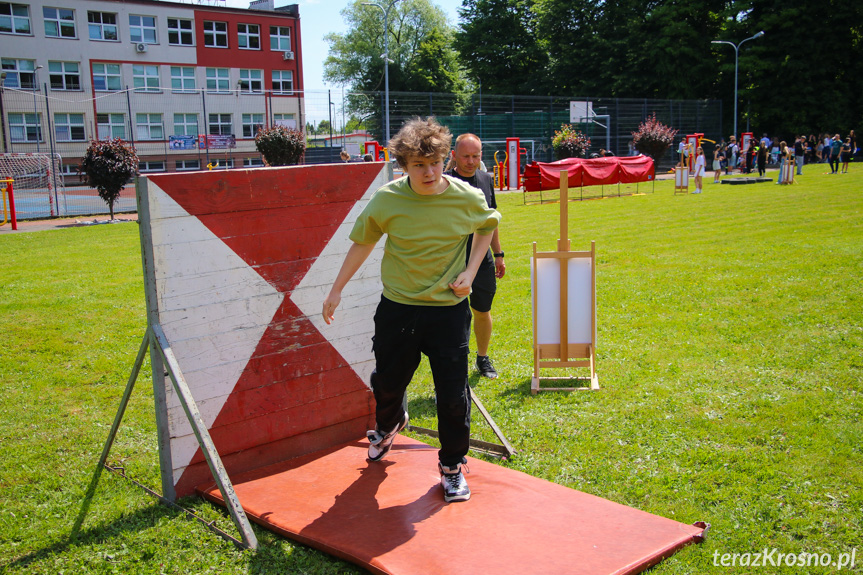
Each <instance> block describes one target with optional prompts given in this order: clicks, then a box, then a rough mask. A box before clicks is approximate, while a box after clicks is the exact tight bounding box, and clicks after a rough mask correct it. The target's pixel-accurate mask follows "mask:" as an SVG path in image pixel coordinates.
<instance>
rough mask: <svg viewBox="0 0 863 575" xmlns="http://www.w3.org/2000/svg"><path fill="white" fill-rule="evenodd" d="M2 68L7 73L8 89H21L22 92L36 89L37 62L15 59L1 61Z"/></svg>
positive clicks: (6, 85) (5, 84)
mask: <svg viewBox="0 0 863 575" xmlns="http://www.w3.org/2000/svg"><path fill="white" fill-rule="evenodd" d="M0 67H2V68H3V71H4V72H6V81H5V82H3V86H5V87H6V88H21V89H22V90H35V89H36V61H35V60H15V59H14V58H3V59H0Z"/></svg>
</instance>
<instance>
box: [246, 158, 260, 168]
mask: <svg viewBox="0 0 863 575" xmlns="http://www.w3.org/2000/svg"><path fill="white" fill-rule="evenodd" d="M263 165H264V160H262V159H261V158H243V167H244V168H260V167H262V166H263Z"/></svg>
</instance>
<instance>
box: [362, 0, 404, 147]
mask: <svg viewBox="0 0 863 575" xmlns="http://www.w3.org/2000/svg"><path fill="white" fill-rule="evenodd" d="M398 1H399V0H392V1H391V2H390V3H389V5H388V6H387V7H386V8H384V7H383V6H381V5H380V4H379V3H378V2H363V5H364V6H377V7H378V8H380V9H381V12H383V13H384V53H383V54H382V55H381V57H382V58H383V59H384V99H385V100H384V126H385V127H384V135H385V136H386V140H384V145H386V143H387V142H389V141H390V36H389V32H388V30H389V28H388V22H389V17H390V10H392V9H393V6H395V5H396V2H398Z"/></svg>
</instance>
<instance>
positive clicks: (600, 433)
mask: <svg viewBox="0 0 863 575" xmlns="http://www.w3.org/2000/svg"><path fill="white" fill-rule="evenodd" d="M805 172H806V173H805V175H804V176H802V177H798V183H797V184H795V185H793V186H776V185H773V184H757V185H749V186H728V185H721V186H720V185H713V184H709V183H708V184H706V190H705V193H704V194H702V195H700V196H696V195H687V196H683V195H677V196H675V195H674V194H673V193H672V185H673V184H672V182H670V181H663V182H658V183H657V184H656V187H655V192H653V193H651V187H650V186H642V187H641V191H646V192H648V193H646V194H645V195H638V196H631V197H621V198H610V199H604V200H591V201H584V202H571V203H570V204H569V216H570V238H571V240H572V249H574V250H581V249H588V248H589V246H590V241H591V240H596V244H597V258H598V269H597V298H598V312H597V322H598V332H599V333H598V373H599V378H600V385H601V387H602V389H601V390H600V391H598V392H576V393H559V392H549V393H542V394H539V395H537V396H532V395H531V394H530V391H529V389H530V377H531V373H532V352H531V345H532V342H531V334H532V326H531V319H530V297H531V296H530V284H529V265H528V259H529V254H530V253H531V243H532V242H534V241H535V242H537V246H538V249H540V250H546V251H548V250H553V249H555V242H556V239H557V237H558V235H559V234H558V230H559V227H558V213H559V205H558V204H544V205H529V206H525V205H523V203H522V197H521V195H518V194H506V195H501V196H500V197H499V199H498V203H499V204H500V210H501V212H502V213H503V214H504V220H503V223H502V228H501V238H502V241H503V246H504V249H505V251H506V253H507V264H508V271H507V276H506V278H505V279H503V280H502V281H500V283H499V291H498V297H497V299H496V302H495V307H494V317H495V321H496V324H495V337H494V340H493V342H492V356H493V358H494V360H495V362H496V365H497V367H498V369H499V371H500V372H501V377H500V378H499V379H497V380H495V381H488V380H483V381H479V380H478V379H477V377H476V375H475V374H473V375H472V377H471V381H472V384H473V385H474V386H475V389H476V391H477V393H478V394H479V396H480V397H481V398H482V400H483V402H484V404H485V406H486V407H487V408H488V409H489V410H490V411H491V413H492V415H493V416H494V418H495V420H496V422H497V423H498V425H499V426H500V427H501V428H502V429H503V431H504V432H505V433H506V435H507V437H508V439H509V440H510V441H511V442H512V444H513V446H514V447H515V448H516V449H517V450H518V451H519V454H518V456H516V457H515V458H514V459H512V460H511V461H508V462H506V463H503V464H504V465H507V466H509V467H512V468H514V469H519V470H521V471H525V472H527V473H530V474H532V475H535V476H538V477H542V478H545V479H548V480H550V481H554V482H557V483H560V484H562V485H566V486H569V487H572V488H574V489H578V490H581V491H585V492H588V493H591V494H594V495H598V496H600V497H604V498H607V499H610V500H612V501H615V502H618V503H622V504H625V505H630V506H632V507H636V508H638V509H642V510H644V511H648V512H651V513H655V514H658V515H662V516H666V517H670V518H673V519H676V520H678V521H682V522H686V523H692V522H695V521H699V520H701V521H707V522H709V523H711V524H712V529H711V531H710V533H709V535H708V539H707V541H706V542H704V543H703V544H701V545H698V546H691V547H688V548H685V549H683V550H682V551H681V552H679V553H678V554H676V555H674V556H673V557H671V558H669V559H667V560H666V561H664V562H663V563H661V564H660V565H659V566H657V567H656V568H654V569H653V571H652V573H657V574H663V575H665V574H672V573H674V574H677V573H687V574H695V573H740V572H750V570H755V571H757V570H758V569H757V568H751V567H745V568H741V567H739V566H738V567H720V566H715V565H714V556H715V555H716V554H719V556H721V555H722V554H725V553H740V554H742V553H756V552H761V551H763V550H764V549H765V548H768V549H772V548H776V549H778V552H779V553H783V554H784V553H800V552H808V553H819V554H821V553H830V554H832V556H833V559H834V560H836V559H837V558H838V556H839V554H840V553H850V552H852V550H854V549H856V550H857V551H856V567H855V568H854V571H856V572H861V570H863V567H861V565H863V537H861V534H860V531H861V528H863V440H861V435H863V425H861V412H863V397H861V392H863V384H861V381H863V377H861V376H863V353H861V349H863V289H861V279H863V170H861V169H860V167H859V166H856V165H855V166H852V170H851V173H850V174H848V175H824V174H823V173H822V172H823V170H821V169H819V167H812V166H808V167H807V168H806V169H805ZM771 175H774V177H775V173H774V174H771ZM706 180H707V181H709V180H710V178H706ZM615 191H616V190H615ZM0 294H2V295H0V393H2V403H0V405H1V406H2V407H0V572H8V573H52V574H53V573H67V574H79V573H124V574H125V573H154V574H156V573H184V574H186V573H220V574H221V573H310V574H311V573H314V574H318V573H320V574H323V573H362V572H364V571H362V570H360V569H358V568H356V567H354V566H352V565H350V564H347V563H343V562H341V561H338V560H336V559H333V558H331V557H329V556H327V555H325V554H322V553H319V552H317V551H314V550H311V549H309V548H306V547H304V546H301V545H298V544H294V543H292V542H290V541H288V540H285V539H283V538H281V537H278V536H275V535H273V534H271V533H269V532H267V531H264V530H261V529H258V528H257V527H255V529H256V533H257V536H258V538H259V540H260V542H261V550H260V551H259V552H257V553H253V552H240V551H238V550H237V549H236V548H234V547H233V546H232V545H230V544H228V543H226V542H224V541H223V540H221V539H219V538H217V537H216V536H214V535H213V534H212V533H210V531H208V530H207V529H206V528H204V527H202V526H201V525H200V524H199V523H197V522H195V521H189V520H187V519H185V518H184V517H183V516H182V515H181V514H180V513H178V512H176V511H173V510H171V509H168V508H166V507H164V506H161V505H159V504H157V503H156V502H155V501H154V500H153V499H152V498H150V497H149V496H147V495H145V494H144V493H143V492H142V491H141V490H140V489H139V488H137V487H135V486H134V485H133V484H131V483H129V482H127V481H125V480H123V479H120V478H118V477H116V476H114V475H112V474H109V473H105V474H103V476H102V479H101V482H100V483H99V488H98V490H97V492H96V496H95V498H94V500H93V504H92V507H91V509H90V513H89V515H88V517H87V520H86V522H85V523H84V527H83V530H82V533H81V536H80V538H79V539H77V540H74V541H70V540H69V538H68V535H69V532H70V529H71V526H72V524H73V522H74V520H75V517H76V516H77V514H78V511H79V509H80V505H81V500H82V497H83V494H84V492H85V490H86V487H87V484H88V483H89V480H90V477H91V475H92V473H93V469H94V467H95V464H96V462H97V460H98V457H99V454H100V452H101V449H102V445H103V443H104V441H105V438H106V437H107V433H108V430H109V428H110V426H111V422H112V420H113V417H114V414H115V412H116V409H117V405H118V402H119V399H120V396H121V395H122V391H123V387H124V385H125V383H126V380H127V378H128V375H129V372H130V370H131V367H132V363H133V362H134V359H135V355H136V353H137V350H138V347H139V345H140V342H141V337H142V336H143V333H144V329H145V313H144V312H145V310H144V295H143V282H142V275H141V259H140V254H139V243H138V228H137V225H135V224H118V225H113V226H92V227H84V228H72V229H64V230H56V231H48V232H36V233H18V234H4V235H3V236H0ZM149 377H150V374H149V371H148V368H145V370H144V371H143V372H142V374H141V378H140V379H139V383H138V386H137V387H136V390H135V393H134V394H133V397H132V402H131V404H130V407H129V410H128V411H127V413H126V417H125V419H124V422H123V425H122V427H121V428H120V433H119V436H118V439H117V442H116V443H115V445H114V448H113V450H112V453H111V461H114V462H118V463H121V464H122V465H124V466H125V468H126V469H127V472H128V473H129V474H130V475H131V476H132V477H134V478H135V479H137V480H139V481H141V482H142V483H144V484H146V485H149V486H151V487H154V488H158V486H159V484H160V483H159V470H158V460H157V448H156V440H155V417H154V414H153V406H152V390H151V387H150V385H149V381H150V380H149ZM431 395H432V394H431V383H430V376H429V373H428V369H427V366H426V365H425V364H424V365H423V367H422V368H421V370H420V372H419V373H418V375H417V377H416V378H415V384H414V386H413V387H412V389H411V395H410V408H411V413H412V418H413V421H412V422H413V423H415V424H417V425H422V426H425V427H434V426H435V425H436V424H435V420H434V408H433V401H432V398H431ZM474 421H475V423H476V425H475V437H477V438H481V439H486V440H493V439H494V436H493V434H491V432H490V430H489V429H488V428H487V427H486V426H485V425H484V424H483V422H482V421H481V417H480V416H479V414H478V412H475V415H474ZM418 437H419V438H421V439H426V438H423V437H422V436H418ZM469 479H470V476H468V480H469ZM182 503H183V505H184V506H186V507H188V508H191V509H193V510H195V511H196V512H197V513H199V514H200V515H202V516H203V517H205V518H206V519H208V520H216V521H217V524H218V525H219V526H220V527H221V528H223V529H225V530H227V531H229V532H231V533H235V530H234V527H233V525H232V524H231V522H230V519H229V518H228V516H227V515H226V513H224V512H223V511H222V510H220V509H217V508H215V507H212V506H211V505H209V504H207V503H204V502H202V501H200V500H197V499H194V498H193V499H186V500H184V501H182ZM469 504H470V503H467V504H466V505H469ZM578 521H579V518H577V517H573V522H574V523H576V524H577V522H578ZM585 528H586V529H587V528H589V527H587V526H585ZM761 571H762V572H765V573H832V572H836V569H835V568H834V567H823V568H822V567H779V566H777V567H767V568H764V569H761ZM846 571H847V568H846Z"/></svg>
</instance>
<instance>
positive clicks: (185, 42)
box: [168, 18, 195, 46]
mask: <svg viewBox="0 0 863 575" xmlns="http://www.w3.org/2000/svg"><path fill="white" fill-rule="evenodd" d="M168 44H171V45H173V46H194V45H195V33H194V31H193V29H192V21H191V20H183V19H181V18H168Z"/></svg>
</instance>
